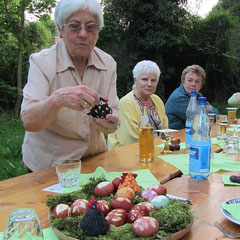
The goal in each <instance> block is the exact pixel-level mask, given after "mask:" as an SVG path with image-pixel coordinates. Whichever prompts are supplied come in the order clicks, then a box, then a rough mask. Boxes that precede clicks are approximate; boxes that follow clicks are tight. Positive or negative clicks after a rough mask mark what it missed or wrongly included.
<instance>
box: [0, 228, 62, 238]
mask: <svg viewBox="0 0 240 240" xmlns="http://www.w3.org/2000/svg"><path fill="white" fill-rule="evenodd" d="M43 237H44V239H46V240H50V239H51V240H60V238H58V237H57V235H56V234H55V233H54V231H53V230H52V228H46V229H43ZM0 239H3V232H0Z"/></svg>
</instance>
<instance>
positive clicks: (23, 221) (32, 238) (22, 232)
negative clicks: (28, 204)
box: [3, 208, 43, 240]
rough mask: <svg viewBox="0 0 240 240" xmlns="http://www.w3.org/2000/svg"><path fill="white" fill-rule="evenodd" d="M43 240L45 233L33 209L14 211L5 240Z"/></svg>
mask: <svg viewBox="0 0 240 240" xmlns="http://www.w3.org/2000/svg"><path fill="white" fill-rule="evenodd" d="M18 239H19V240H20V239H21V240H23V239H24V240H43V232H42V228H41V226H40V222H39V219H38V216H37V214H36V213H35V211H34V210H33V209H29V208H18V209H14V210H13V211H12V212H11V213H10V215H9V217H8V220H7V224H6V227H5V231H4V233H3V240H18Z"/></svg>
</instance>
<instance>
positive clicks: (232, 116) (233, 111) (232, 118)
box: [226, 108, 237, 124]
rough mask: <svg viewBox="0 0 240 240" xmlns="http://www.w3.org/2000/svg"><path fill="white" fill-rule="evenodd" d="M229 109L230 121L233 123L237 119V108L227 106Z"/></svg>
mask: <svg viewBox="0 0 240 240" xmlns="http://www.w3.org/2000/svg"><path fill="white" fill-rule="evenodd" d="M226 109H227V110H228V121H229V123H230V124H233V123H234V121H235V119H236V112H237V108H226Z"/></svg>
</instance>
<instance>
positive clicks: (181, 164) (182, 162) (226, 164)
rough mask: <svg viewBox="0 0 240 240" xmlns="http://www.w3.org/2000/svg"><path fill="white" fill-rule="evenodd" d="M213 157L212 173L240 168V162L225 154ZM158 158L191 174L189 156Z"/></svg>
mask: <svg viewBox="0 0 240 240" xmlns="http://www.w3.org/2000/svg"><path fill="white" fill-rule="evenodd" d="M213 155H214V159H211V166H210V172H218V171H220V170H225V171H235V170H236V169H239V168H240V162H235V161H233V160H232V159H231V158H229V157H226V156H225V155H224V154H221V153H214V154H213ZM158 157H159V158H161V159H163V160H164V161H165V162H167V163H169V164H171V165H173V166H174V167H176V168H178V169H180V171H181V172H182V173H183V174H189V154H169V155H160V156H158Z"/></svg>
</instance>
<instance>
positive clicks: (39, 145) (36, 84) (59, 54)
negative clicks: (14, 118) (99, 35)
mask: <svg viewBox="0 0 240 240" xmlns="http://www.w3.org/2000/svg"><path fill="white" fill-rule="evenodd" d="M79 84H84V85H86V86H88V87H90V88H92V89H94V90H95V91H97V92H98V93H99V94H100V95H101V96H102V97H104V98H108V99H109V102H108V104H109V106H110V107H111V108H112V109H113V113H114V114H116V115H118V97H117V93H116V62H115V61H114V59H113V58H112V57H111V56H110V55H108V54H107V53H105V52H103V51H102V50H100V49H99V48H96V47H95V48H94V50H93V51H92V53H91V54H90V56H89V59H88V64H87V66H86V69H85V72H84V76H83V79H80V76H79V74H78V72H77V70H76V69H75V67H74V65H73V63H72V60H71V58H70V56H69V55H68V52H67V49H66V46H65V43H64V40H63V39H60V40H59V41H58V43H57V44H55V45H53V46H52V47H51V48H49V49H44V50H42V51H40V52H38V53H35V54H32V55H31V56H30V69H29V74H28V82H27V84H26V86H25V87H24V89H23V102H22V106H21V112H23V111H24V110H25V109H26V108H27V107H28V106H29V105H30V104H31V102H32V100H34V99H40V100H41V99H45V98H47V97H48V96H50V95H51V94H52V93H53V92H54V91H55V90H57V89H59V88H62V87H68V86H76V85H79ZM87 112H88V110H83V111H76V110H71V109H68V108H61V109H60V111H59V113H58V115H57V117H56V119H55V120H54V121H53V123H52V124H51V125H50V126H49V127H48V128H47V129H45V130H43V131H41V132H26V133H25V138H24V143H23V146H22V153H23V161H24V163H25V164H26V165H27V166H28V168H30V169H31V170H33V171H36V170H39V169H42V168H47V167H50V166H54V165H55V163H56V162H58V161H61V160H63V159H70V158H82V157H83V156H90V155H95V154H98V153H101V152H104V151H106V150H107V148H106V143H105V139H104V136H103V134H102V133H101V132H99V131H97V130H95V129H94V128H91V127H90V116H88V115H87Z"/></svg>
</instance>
